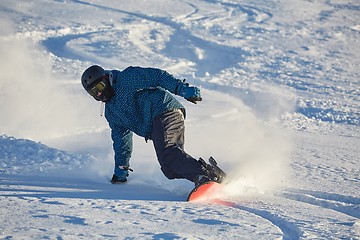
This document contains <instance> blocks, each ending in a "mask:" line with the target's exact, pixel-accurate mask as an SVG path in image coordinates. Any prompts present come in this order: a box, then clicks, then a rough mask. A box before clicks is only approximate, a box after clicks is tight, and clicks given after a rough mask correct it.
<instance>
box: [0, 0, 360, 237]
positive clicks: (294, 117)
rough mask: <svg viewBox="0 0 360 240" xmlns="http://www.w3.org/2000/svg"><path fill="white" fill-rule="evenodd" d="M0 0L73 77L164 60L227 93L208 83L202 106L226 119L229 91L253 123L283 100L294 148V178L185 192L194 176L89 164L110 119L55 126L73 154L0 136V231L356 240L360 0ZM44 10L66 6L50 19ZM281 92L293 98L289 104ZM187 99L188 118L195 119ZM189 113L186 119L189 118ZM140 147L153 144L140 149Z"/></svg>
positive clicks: (359, 228)
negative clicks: (207, 103) (118, 177)
mask: <svg viewBox="0 0 360 240" xmlns="http://www.w3.org/2000/svg"><path fill="white" fill-rule="evenodd" d="M5 2H6V1H5ZM5 2H3V3H1V4H0V5H1V7H2V8H1V11H0V13H1V16H6V15H8V16H10V18H11V19H12V20H13V21H14V22H15V25H16V34H15V35H16V37H15V39H16V38H18V39H19V38H20V39H21V38H22V37H30V38H32V39H33V40H34V41H35V42H38V43H40V44H41V45H42V46H43V47H44V48H45V49H46V51H48V52H50V53H51V54H52V55H51V58H52V59H53V61H54V64H55V66H53V69H54V72H55V73H57V74H60V75H61V74H68V75H70V76H71V79H72V80H71V81H69V82H70V83H71V84H73V82H74V81H75V80H74V81H73V79H75V78H78V75H79V74H80V72H81V71H82V70H83V69H84V68H85V67H87V66H88V65H89V63H93V62H96V63H100V64H104V65H107V66H111V67H114V68H121V67H126V65H134V64H137V65H153V66H155V67H162V68H167V69H169V71H170V72H171V70H173V71H174V72H175V73H176V75H180V76H181V75H183V76H185V77H187V78H188V79H190V82H192V83H195V84H197V85H201V86H202V87H203V88H204V90H207V89H208V90H212V91H216V92H219V93H225V94H223V95H221V94H220V95H219V94H213V93H211V92H210V93H207V94H208V96H210V97H213V98H219V99H217V100H219V102H220V103H221V104H219V103H218V102H215V103H217V104H218V105H215V106H214V107H212V108H209V110H210V112H214V114H216V113H217V112H216V110H219V109H220V110H221V111H224V112H225V114H224V113H221V112H220V115H221V116H222V117H224V118H227V117H229V118H231V117H233V114H232V113H233V110H234V106H236V104H234V106H233V105H231V104H229V106H225V107H223V103H224V102H226V101H228V100H229V99H228V98H227V96H225V95H230V96H233V97H235V99H238V100H239V101H241V102H242V103H244V104H245V105H246V106H248V107H249V108H251V111H252V112H253V113H254V114H255V116H256V117H258V118H259V120H260V121H265V122H266V121H267V120H269V119H272V117H273V114H274V113H272V112H271V111H270V112H269V109H272V108H277V107H278V108H279V112H280V113H283V112H284V111H285V112H286V114H283V115H282V116H281V121H283V122H282V124H283V126H285V127H287V128H288V129H289V131H295V132H296V133H295V135H296V136H297V139H296V140H295V141H296V142H295V145H296V148H297V149H296V150H295V153H294V154H293V155H292V157H291V158H292V163H291V166H292V167H293V169H294V171H295V176H294V181H295V183H289V184H288V185H289V186H288V187H287V188H285V189H284V190H283V191H280V192H276V193H275V194H274V195H272V194H269V195H266V194H262V193H258V194H255V195H254V196H253V195H250V196H248V195H246V194H244V195H243V196H242V195H240V196H230V197H229V200H224V201H222V202H220V203H219V204H215V205H214V204H189V203H186V202H184V199H186V194H187V192H188V191H190V189H191V187H190V185H186V184H185V183H178V184H176V183H164V182H165V181H166V180H164V179H161V178H158V177H155V176H154V175H155V174H153V175H150V178H154V179H151V180H149V179H143V178H141V177H140V176H139V175H135V174H136V173H134V178H133V179H131V180H130V181H129V183H128V184H125V185H121V186H118V185H111V184H108V179H107V178H104V177H103V176H102V174H103V173H102V172H101V173H99V172H96V170H99V171H100V170H102V171H103V170H104V169H91V170H89V169H86V170H84V167H85V168H86V167H87V166H89V165H91V164H95V163H94V161H96V160H97V159H99V158H100V159H106V158H109V157H108V155H111V153H109V151H106V153H98V151H99V149H108V148H107V147H104V146H105V145H106V144H108V143H109V142H105V143H103V144H101V145H100V146H98V145H95V144H94V142H92V141H91V140H90V139H91V137H94V136H95V137H100V139H105V138H106V137H108V135H107V133H106V130H105V131H103V130H97V129H93V128H91V127H90V128H89V126H85V127H84V128H83V130H77V131H78V133H77V134H74V135H73V134H68V135H66V134H65V135H63V138H62V139H63V140H62V141H63V142H62V143H61V138H59V139H56V138H55V139H53V142H52V143H59V142H60V144H63V146H65V147H68V148H69V149H71V151H74V152H77V153H69V152H66V151H62V150H57V149H56V148H50V147H48V146H46V145H44V144H41V143H39V142H33V141H31V140H26V139H20V138H15V137H9V136H7V135H2V136H1V137H0V159H1V163H0V174H1V178H0V199H1V216H2V217H1V220H0V238H2V239H10V238H15V239H16V238H23V237H28V238H33V239H39V238H58V239H68V238H77V239H90V238H97V239H98V238H103V239H111V238H114V239H117V238H124V239H125V238H129V239H130V238H134V239H137V238H145V239H194V238H196V239H219V238H221V239H237V238H239V237H241V238H242V239H255V238H256V239H359V238H360V220H359V219H360V196H359V190H360V189H359V182H360V179H359V174H360V172H359V171H360V170H359V169H360V167H359V154H360V152H359V150H358V147H359V129H358V127H359V126H360V104H359V102H360V92H359V89H360V82H359V76H360V75H359V73H358V67H359V58H358V56H357V55H358V54H356V52H358V50H359V46H358V42H359V34H360V27H359V21H358V20H359V18H358V17H353V15H354V16H355V15H356V14H358V13H359V11H360V6H359V5H358V4H357V3H355V2H351V1H348V2H346V3H345V2H340V1H316V2H314V1H298V2H297V1H288V3H287V4H286V5H284V3H282V2H280V1H275V2H271V3H267V4H264V3H261V2H258V1H246V2H242V1H240V2H236V1H226V0H224V1H216V0H205V1H187V0H177V1H176V0H174V1H171V3H172V4H174V5H176V6H175V7H169V5H167V4H166V3H165V2H163V3H162V2H161V1H160V2H157V4H158V6H162V7H163V8H158V6H156V9H155V10H154V6H153V5H151V4H150V5H147V4H146V1H138V2H137V4H139V7H137V6H134V5H132V4H127V3H125V2H124V3H123V6H118V5H117V4H116V3H113V2H104V1H100V0H94V1H91V2H88V1H80V0H68V1H61V0H57V1H49V0H42V1H41V2H42V3H44V4H45V8H39V6H40V4H41V3H36V2H23V3H20V2H19V3H14V2H11V1H7V2H8V4H6V3H5ZM142 4H144V8H143V7H140V6H141V5H142ZM46 7H49V8H46ZM52 8H54V9H53V11H56V12H57V14H59V15H60V16H63V17H62V18H61V17H59V18H51V17H50V16H51V15H52V14H54V12H51V9H52ZM147 8H148V9H147ZM176 10H178V11H179V12H177V11H176ZM76 11H79V12H76ZM88 12H92V13H95V15H96V16H95V17H94V18H95V20H93V19H92V18H91V17H89V16H88V15H89V14H88ZM78 13H79V14H78ZM280 13H281V14H280ZM57 14H56V16H57ZM54 16H55V14H54ZM67 18H69V19H68V20H69V21H65V19H67ZM309 19H310V20H309ZM339 19H340V20H339ZM224 23H225V24H224ZM4 36H5V35H4ZM5 38H6V36H5ZM1 39H2V37H1ZM10 39H11V37H10ZM3 77H4V76H3ZM5 77H6V78H8V76H6V75H5ZM76 81H77V80H76ZM71 84H69V85H70V87H69V89H75V87H74V88H72V86H73V85H74V84H73V85H71ZM64 85H66V83H65V84H64ZM274 86H278V87H279V88H281V89H283V88H285V89H286V90H287V91H288V92H286V93H288V95H289V96H288V97H289V98H284V96H283V95H284V93H283V92H281V91H279V93H276V91H275V93H274V92H272V89H275V88H274ZM269 89H270V90H269ZM74 92H76V93H77V89H76V90H74ZM3 96H4V93H3V92H2V89H1V90H0V97H3ZM283 101H291V102H294V105H295V106H293V109H289V107H288V104H284V105H282V104H283ZM235 108H236V107H235ZM189 109H190V111H192V113H191V114H192V115H193V116H192V117H193V119H197V118H201V117H203V116H202V115H201V114H200V113H198V112H196V110H193V109H195V108H193V107H192V106H190V107H189ZM235 110H236V109H235ZM241 110H243V111H244V109H241ZM241 110H240V111H241ZM235 112H236V111H235ZM277 113H278V112H276V114H277ZM207 116H208V115H207ZM235 116H236V117H238V116H237V115H235ZM276 117H278V116H276ZM210 118H212V120H214V121H216V120H217V118H216V117H214V116H213V115H211V117H210ZM193 119H191V118H190V121H189V125H190V127H193V128H195V127H196V124H195V123H194V121H193ZM194 126H195V127H194ZM255 126H256V125H255ZM210 127H211V125H210ZM2 131H3V132H0V134H8V133H7V129H5V130H2ZM70 132H71V131H70ZM60 135H61V134H60ZM73 138H75V140H74V139H73ZM298 138H300V140H298ZM333 138H335V139H333ZM70 139H71V140H70ZM45 141H48V142H51V139H45ZM77 141H84V146H83V147H81V146H76V145H77ZM230 141H231V140H230ZM110 144H111V143H110ZM55 145H56V144H55ZM70 145H71V146H70ZM108 145H109V144H108ZM106 146H107V145H106ZM255 151H256V150H255ZM86 152H89V153H91V154H92V155H94V156H95V157H94V156H92V155H86V154H83V153H86ZM96 154H98V155H96ZM149 156H151V157H149ZM136 158H140V159H143V158H145V159H147V158H153V156H152V155H150V154H148V150H146V151H145V153H142V155H141V154H140V155H139V156H136ZM136 160H137V159H136ZM153 163H154V162H152V164H153ZM146 164H147V163H146ZM95 165H96V166H97V167H99V166H100V165H99V163H96V164H95ZM100 168H101V167H100ZM107 170H108V169H107ZM106 174H107V175H108V172H106ZM158 174H160V173H158ZM136 177H139V178H138V179H137V178H136ZM172 184H173V185H172ZM119 189H121V190H119Z"/></svg>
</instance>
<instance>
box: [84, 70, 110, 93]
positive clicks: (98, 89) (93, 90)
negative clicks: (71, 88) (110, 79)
mask: <svg viewBox="0 0 360 240" xmlns="http://www.w3.org/2000/svg"><path fill="white" fill-rule="evenodd" d="M105 80H106V75H105V76H103V77H101V78H100V79H98V80H97V81H99V82H98V83H96V84H95V85H94V86H93V87H90V88H89V89H87V92H88V93H89V94H90V95H91V96H93V97H95V96H97V95H98V94H99V93H100V92H102V91H104V89H105V88H106V84H105Z"/></svg>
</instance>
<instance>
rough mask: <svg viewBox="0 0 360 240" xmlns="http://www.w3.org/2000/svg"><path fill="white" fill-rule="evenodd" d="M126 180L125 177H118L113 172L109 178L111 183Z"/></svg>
mask: <svg viewBox="0 0 360 240" xmlns="http://www.w3.org/2000/svg"><path fill="white" fill-rule="evenodd" d="M126 182H127V179H126V177H123V178H119V177H118V176H116V175H115V174H114V175H113V176H112V179H111V183H112V184H115V183H126Z"/></svg>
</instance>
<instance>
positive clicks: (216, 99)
mask: <svg viewBox="0 0 360 240" xmlns="http://www.w3.org/2000/svg"><path fill="white" fill-rule="evenodd" d="M203 96H204V101H203V102H202V103H200V104H203V106H200V105H199V106H198V107H195V108H196V110H195V109H194V110H193V111H196V114H197V116H198V117H199V119H194V118H192V116H191V115H189V120H188V121H187V125H188V128H187V130H188V131H187V133H188V136H187V144H186V145H187V147H188V148H189V149H190V148H191V149H190V150H189V153H192V152H193V153H196V154H199V155H200V156H203V158H207V157H208V156H211V155H212V156H213V157H215V159H217V160H218V163H219V165H220V167H222V168H224V170H226V171H227V172H228V175H229V180H230V184H229V187H228V189H227V191H228V193H229V194H230V195H237V194H241V195H244V194H250V193H255V192H256V193H259V192H267V191H270V190H275V189H277V188H278V187H280V186H282V183H284V181H285V180H286V178H287V176H288V174H289V167H288V164H289V155H290V152H291V149H292V146H291V136H289V133H285V132H284V130H282V129H281V128H280V127H279V126H276V124H275V123H274V121H272V122H271V123H269V122H265V121H262V120H259V119H258V117H256V115H255V114H254V113H253V112H252V110H251V109H250V108H249V107H247V106H246V105H244V104H243V102H242V101H241V100H239V99H237V98H235V97H232V96H229V95H226V94H222V93H219V92H212V91H205V92H204V91H203ZM214 106H216V107H215V108H214ZM274 109H275V111H278V108H277V107H275V108H274ZM190 111H192V110H190ZM190 111H189V112H190ZM199 111H200V112H199ZM202 111H203V112H202ZM189 114H192V113H191V112H190V113H189Z"/></svg>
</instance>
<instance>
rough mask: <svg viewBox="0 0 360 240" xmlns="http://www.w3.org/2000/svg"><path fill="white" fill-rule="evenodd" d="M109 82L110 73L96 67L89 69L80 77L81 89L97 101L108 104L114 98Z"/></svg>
mask: <svg viewBox="0 0 360 240" xmlns="http://www.w3.org/2000/svg"><path fill="white" fill-rule="evenodd" d="M111 82H112V72H111V71H105V70H104V69H103V68H102V67H100V66H98V65H93V66H91V67H89V68H88V69H86V70H85V72H84V73H83V75H82V76H81V83H82V85H83V87H84V88H85V90H86V91H87V92H88V93H89V94H90V95H91V96H93V97H94V98H95V99H96V100H97V101H102V102H108V101H109V100H110V99H111V98H112V97H113V96H114V94H115V92H114V89H113V88H112V86H111Z"/></svg>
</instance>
